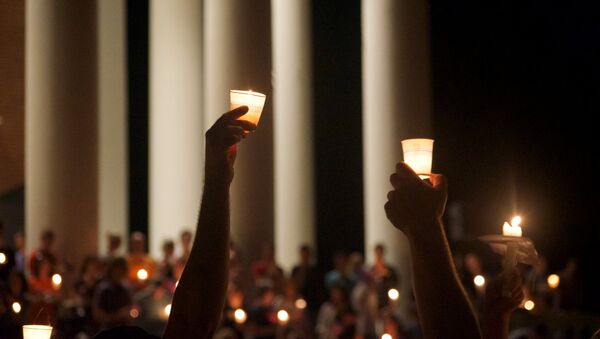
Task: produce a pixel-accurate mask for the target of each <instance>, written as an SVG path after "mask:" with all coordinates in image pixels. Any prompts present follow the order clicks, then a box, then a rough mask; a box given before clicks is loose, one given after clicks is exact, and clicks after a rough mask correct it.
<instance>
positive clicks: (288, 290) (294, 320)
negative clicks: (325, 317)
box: [275, 279, 314, 339]
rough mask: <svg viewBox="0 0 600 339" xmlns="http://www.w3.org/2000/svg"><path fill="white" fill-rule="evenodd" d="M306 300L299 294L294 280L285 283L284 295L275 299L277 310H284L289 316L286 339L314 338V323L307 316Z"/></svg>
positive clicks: (285, 330)
mask: <svg viewBox="0 0 600 339" xmlns="http://www.w3.org/2000/svg"><path fill="white" fill-rule="evenodd" d="M306 307H307V302H306V299H305V298H303V297H302V295H300V294H299V293H298V287H297V286H296V282H295V281H294V280H292V279H290V280H287V281H286V282H285V283H284V289H283V294H282V295H279V296H277V297H276V298H275V309H276V310H277V311H279V310H284V311H286V312H287V314H288V316H289V320H288V322H287V324H285V326H284V333H285V336H286V338H306V339H310V338H313V337H314V335H313V333H312V332H313V331H312V327H313V326H312V322H311V321H310V319H309V317H308V314H307V309H306Z"/></svg>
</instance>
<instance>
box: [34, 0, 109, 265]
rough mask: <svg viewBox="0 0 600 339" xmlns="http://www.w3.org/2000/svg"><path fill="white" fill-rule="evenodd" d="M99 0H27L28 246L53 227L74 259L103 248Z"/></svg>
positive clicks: (63, 248)
mask: <svg viewBox="0 0 600 339" xmlns="http://www.w3.org/2000/svg"><path fill="white" fill-rule="evenodd" d="M96 51H97V50H96V1H93V0H78V1H69V0H54V1H46V0H29V1H27V2H26V63H25V65H26V68H25V69H26V72H25V73H26V94H25V96H26V100H25V101H26V118H25V119H26V142H25V143H26V146H25V150H26V169H25V197H26V198H25V203H26V207H25V209H26V227H25V232H26V236H27V246H28V248H29V249H32V248H34V247H35V246H37V244H38V239H39V235H40V233H41V232H42V231H43V230H44V229H52V230H54V231H55V232H56V234H57V244H56V245H57V246H56V248H57V249H60V252H61V253H62V255H63V257H64V258H65V259H67V260H69V261H71V262H72V263H76V264H77V263H79V261H80V260H81V259H82V258H83V257H84V255H85V254H93V253H95V252H96V251H97V240H98V239H97V238H98V184H97V183H98V174H97V172H98V162H97V156H98V153H97V147H98V145H97V119H98V117H97V95H96V94H97V93H96V91H97V73H96V61H97V58H96Z"/></svg>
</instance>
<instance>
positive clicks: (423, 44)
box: [362, 0, 431, 314]
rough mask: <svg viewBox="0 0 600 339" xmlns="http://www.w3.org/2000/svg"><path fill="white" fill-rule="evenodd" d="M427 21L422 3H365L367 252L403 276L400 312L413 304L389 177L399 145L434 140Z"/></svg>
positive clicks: (419, 0)
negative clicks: (379, 253) (390, 212)
mask: <svg viewBox="0 0 600 339" xmlns="http://www.w3.org/2000/svg"><path fill="white" fill-rule="evenodd" d="M428 25H429V17H428V11H427V3H426V1H424V0H403V1H397V0H363V1H362V44H363V47H362V48H363V159H364V160H363V161H364V185H365V187H364V192H365V194H364V204H365V205H364V206H365V251H366V252H367V254H368V255H367V258H368V261H370V262H372V259H373V248H374V246H375V244H377V243H383V244H384V245H386V247H387V259H388V261H390V262H391V263H393V264H394V265H395V266H396V267H397V269H398V270H399V273H400V274H401V275H402V290H401V293H402V296H401V298H402V299H401V300H402V303H401V311H402V313H403V314H405V311H406V305H407V302H408V301H409V299H410V296H409V293H411V288H410V281H411V277H410V263H409V249H408V244H407V241H406V238H405V237H404V236H403V235H401V233H400V231H398V230H396V229H395V228H394V227H393V226H392V225H391V223H390V222H389V221H388V220H387V218H386V216H385V212H384V210H383V205H384V204H385V202H386V199H387V198H386V197H387V192H388V191H390V190H391V188H392V187H391V185H390V183H389V176H390V174H391V173H392V172H393V171H394V169H395V164H396V162H397V161H398V160H400V159H402V147H401V144H400V141H401V140H402V139H405V138H410V137H430V136H431V125H430V120H431V118H430V116H431V89H430V62H429V60H430V58H429V32H428Z"/></svg>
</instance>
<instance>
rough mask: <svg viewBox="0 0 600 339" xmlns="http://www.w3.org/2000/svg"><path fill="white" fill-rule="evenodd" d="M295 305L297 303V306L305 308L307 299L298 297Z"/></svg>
mask: <svg viewBox="0 0 600 339" xmlns="http://www.w3.org/2000/svg"><path fill="white" fill-rule="evenodd" d="M294 305H296V308H298V309H301V310H303V309H305V308H306V300H304V299H302V298H300V299H297V300H296V302H295V303H294Z"/></svg>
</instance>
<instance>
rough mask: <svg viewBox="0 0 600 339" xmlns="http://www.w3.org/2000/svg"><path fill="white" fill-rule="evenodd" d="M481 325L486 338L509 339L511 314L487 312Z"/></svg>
mask: <svg viewBox="0 0 600 339" xmlns="http://www.w3.org/2000/svg"><path fill="white" fill-rule="evenodd" d="M481 325H482V331H483V338H484V339H508V325H509V316H507V315H505V316H503V315H493V314H486V315H484V317H483V319H482V324H481Z"/></svg>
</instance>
